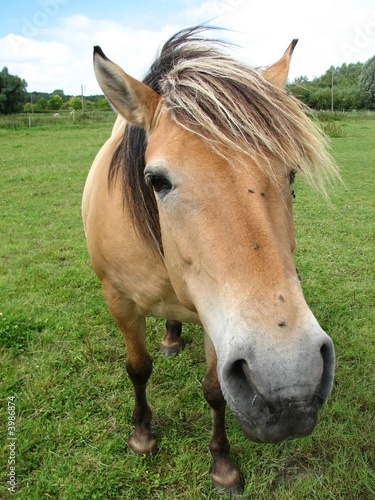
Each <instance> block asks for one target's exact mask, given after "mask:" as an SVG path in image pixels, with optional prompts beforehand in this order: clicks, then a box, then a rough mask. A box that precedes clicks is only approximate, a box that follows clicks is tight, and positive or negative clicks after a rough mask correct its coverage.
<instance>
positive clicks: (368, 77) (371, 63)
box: [358, 56, 375, 109]
mask: <svg viewBox="0 0 375 500" xmlns="http://www.w3.org/2000/svg"><path fill="white" fill-rule="evenodd" d="M358 83H359V88H360V89H361V93H362V96H363V100H364V102H365V105H366V106H367V107H369V108H370V109H375V56H373V57H371V59H369V60H368V61H366V62H365V64H364V65H363V68H362V72H361V74H360V77H359V82H358Z"/></svg>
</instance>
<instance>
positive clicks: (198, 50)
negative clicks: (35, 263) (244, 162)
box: [160, 32, 337, 193]
mask: <svg viewBox="0 0 375 500" xmlns="http://www.w3.org/2000/svg"><path fill="white" fill-rule="evenodd" d="M192 34H193V35H196V32H193V33H191V34H190V35H189V36H188V37H186V38H185V39H183V38H182V39H181V41H180V46H179V54H178V58H176V59H175V64H174V66H173V68H171V69H170V71H168V72H167V73H166V74H165V75H164V76H163V78H162V80H161V82H160V93H161V95H162V96H163V102H164V105H165V106H166V107H167V108H168V110H169V112H170V114H171V115H172V117H173V118H174V120H175V121H176V122H177V123H178V124H179V125H181V126H182V127H184V128H185V129H187V130H189V131H190V132H192V133H194V134H198V135H199V136H200V137H202V138H203V140H204V141H206V142H207V143H208V144H209V145H210V146H211V147H212V148H213V149H214V150H215V151H216V152H217V153H219V154H221V155H224V156H225V155H228V156H229V158H232V161H233V153H239V154H240V155H245V157H249V158H250V159H251V160H252V161H253V162H254V161H255V162H256V164H257V165H258V167H259V168H260V169H261V170H262V172H263V173H264V174H265V175H266V176H268V177H269V178H270V179H271V180H277V178H278V176H279V175H280V174H279V172H278V171H276V170H275V169H274V165H275V164H280V163H281V164H282V165H284V166H285V167H286V168H287V169H289V171H290V170H292V171H294V172H298V173H300V174H301V175H302V177H303V178H304V179H305V180H306V181H307V182H308V183H309V184H312V185H313V186H315V187H318V188H319V190H321V191H323V192H324V193H325V185H326V183H327V181H329V180H330V179H332V178H333V177H335V176H336V175H337V170H336V167H335V165H334V162H333V161H332V158H331V156H330V155H329V153H328V152H327V141H326V139H325V137H324V135H323V134H322V132H321V131H320V130H319V128H318V127H317V126H316V125H315V124H314V122H313V121H312V120H311V119H310V118H309V117H308V116H307V114H306V112H307V109H306V108H305V107H304V106H303V105H302V104H301V103H300V102H299V101H298V100H297V99H295V98H294V97H293V96H291V95H288V94H287V92H286V91H285V90H284V89H280V88H278V87H275V86H274V85H272V84H270V83H269V82H268V81H267V80H265V78H264V77H263V76H262V74H261V72H259V71H258V70H256V69H254V68H252V67H250V66H247V65H246V64H244V63H242V62H239V61H237V60H235V59H233V58H232V57H231V56H230V55H228V54H226V53H225V52H224V51H223V50H222V49H221V50H220V49H219V48H218V46H217V45H218V44H217V42H216V41H213V40H205V39H201V38H200V39H199V41H197V40H195V39H194V37H192ZM191 38H193V39H191ZM192 54H194V57H192V56H191V55H192ZM225 151H226V152H227V153H225ZM228 152H229V153H228ZM229 158H228V159H229Z"/></svg>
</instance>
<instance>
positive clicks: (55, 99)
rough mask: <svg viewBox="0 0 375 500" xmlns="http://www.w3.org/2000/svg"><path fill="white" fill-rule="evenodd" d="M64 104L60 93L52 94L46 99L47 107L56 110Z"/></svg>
mask: <svg viewBox="0 0 375 500" xmlns="http://www.w3.org/2000/svg"><path fill="white" fill-rule="evenodd" d="M63 104H64V101H63V98H62V97H61V95H58V94H54V95H51V97H50V98H49V99H48V109H52V110H55V111H57V110H58V109H60V108H61V106H62V105H63Z"/></svg>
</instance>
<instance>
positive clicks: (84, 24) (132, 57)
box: [0, 15, 179, 95]
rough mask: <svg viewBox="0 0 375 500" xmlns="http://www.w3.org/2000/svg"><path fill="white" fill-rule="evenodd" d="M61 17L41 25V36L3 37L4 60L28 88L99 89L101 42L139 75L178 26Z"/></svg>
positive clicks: (93, 91)
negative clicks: (96, 59)
mask: <svg viewBox="0 0 375 500" xmlns="http://www.w3.org/2000/svg"><path fill="white" fill-rule="evenodd" d="M59 21H60V24H59V26H58V27H57V28H54V29H52V28H45V29H41V30H39V32H38V36H39V37H40V38H43V39H44V40H43V41H42V40H35V39H33V38H28V37H25V36H22V35H13V34H9V35H7V36H6V37H5V38H2V39H0V53H1V55H2V64H3V65H4V66H7V67H8V69H9V71H10V72H11V73H14V74H17V75H18V76H20V77H21V78H24V79H25V80H26V81H27V82H28V90H29V91H47V92H52V91H53V90H55V89H56V88H61V89H63V90H64V92H65V93H66V94H75V95H76V94H79V93H80V89H81V85H83V86H84V89H85V93H86V94H87V95H90V94H96V93H101V90H100V88H99V86H98V85H97V83H96V80H95V76H94V72H93V68H92V50H93V46H94V45H100V46H101V47H102V49H103V51H104V52H105V53H106V54H107V56H108V57H109V58H110V59H112V60H114V61H115V62H116V63H118V64H120V65H121V66H122V67H123V68H124V70H125V71H127V72H128V73H129V74H131V75H132V76H134V77H135V78H141V77H142V76H143V75H144V73H145V72H146V71H147V69H148V67H149V65H150V64H151V62H152V60H153V59H154V57H155V55H156V53H157V50H158V49H159V47H160V46H161V45H162V44H163V43H164V42H165V41H166V39H167V38H168V37H169V36H170V35H171V34H172V33H174V32H175V31H176V30H177V29H179V27H177V26H165V27H164V28H163V29H162V30H161V31H160V32H158V31H151V30H135V29H130V28H124V26H122V25H121V24H119V23H116V22H114V21H108V20H92V19H90V18H88V17H86V16H81V15H79V16H78V15H74V16H71V17H68V18H61V19H60V20H59ZM45 39H47V41H45ZM48 40H49V41H48Z"/></svg>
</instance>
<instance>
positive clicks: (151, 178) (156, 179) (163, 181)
mask: <svg viewBox="0 0 375 500" xmlns="http://www.w3.org/2000/svg"><path fill="white" fill-rule="evenodd" d="M146 183H147V184H148V185H151V186H152V189H153V190H154V191H155V192H156V193H161V192H163V191H164V192H168V191H170V190H171V189H172V184H171V183H170V182H169V180H168V179H167V178H166V177H163V176H162V175H155V174H147V175H146Z"/></svg>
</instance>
